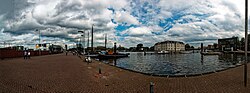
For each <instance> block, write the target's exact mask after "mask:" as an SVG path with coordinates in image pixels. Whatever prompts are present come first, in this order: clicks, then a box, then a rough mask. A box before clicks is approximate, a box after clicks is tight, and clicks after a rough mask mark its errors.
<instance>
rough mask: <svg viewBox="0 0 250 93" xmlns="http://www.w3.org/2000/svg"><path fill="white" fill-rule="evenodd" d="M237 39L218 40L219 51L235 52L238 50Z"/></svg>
mask: <svg viewBox="0 0 250 93" xmlns="http://www.w3.org/2000/svg"><path fill="white" fill-rule="evenodd" d="M238 43H239V40H238V37H232V38H224V39H218V45H219V50H220V51H236V50H237V48H238Z"/></svg>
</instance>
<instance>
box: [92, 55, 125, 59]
mask: <svg viewBox="0 0 250 93" xmlns="http://www.w3.org/2000/svg"><path fill="white" fill-rule="evenodd" d="M128 55H129V54H111V55H110V54H106V55H101V54H99V55H98V57H97V58H98V59H116V58H123V57H128Z"/></svg>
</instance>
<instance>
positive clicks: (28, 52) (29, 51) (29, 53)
mask: <svg viewBox="0 0 250 93" xmlns="http://www.w3.org/2000/svg"><path fill="white" fill-rule="evenodd" d="M28 58H29V59H30V51H28Z"/></svg>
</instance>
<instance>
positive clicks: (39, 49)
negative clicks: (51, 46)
mask: <svg viewBox="0 0 250 93" xmlns="http://www.w3.org/2000/svg"><path fill="white" fill-rule="evenodd" d="M38 31H39V44H38V46H39V47H38V51H39V56H40V55H41V48H40V47H41V46H42V45H41V31H40V30H38V29H36V32H38Z"/></svg>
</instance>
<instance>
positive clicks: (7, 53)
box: [0, 49, 50, 59]
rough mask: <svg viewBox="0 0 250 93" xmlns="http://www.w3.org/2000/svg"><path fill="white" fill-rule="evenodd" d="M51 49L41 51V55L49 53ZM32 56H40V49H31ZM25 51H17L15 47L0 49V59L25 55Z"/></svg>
mask: <svg viewBox="0 0 250 93" xmlns="http://www.w3.org/2000/svg"><path fill="white" fill-rule="evenodd" d="M49 54H50V53H49V51H41V55H49ZM30 55H31V56H39V51H30ZM23 56H24V51H17V50H13V49H4V50H0V59H4V58H17V57H23Z"/></svg>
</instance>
